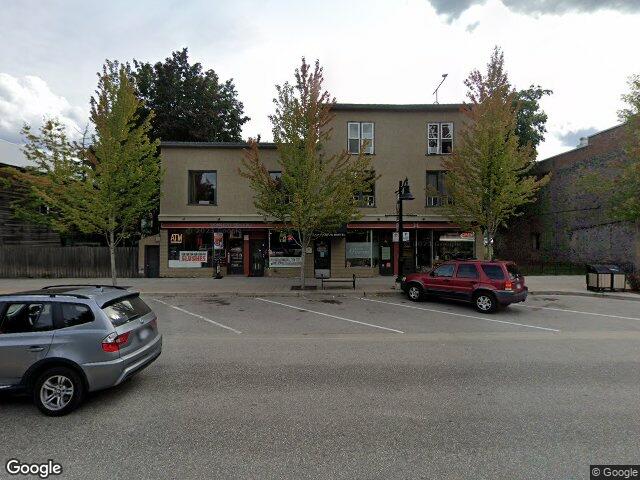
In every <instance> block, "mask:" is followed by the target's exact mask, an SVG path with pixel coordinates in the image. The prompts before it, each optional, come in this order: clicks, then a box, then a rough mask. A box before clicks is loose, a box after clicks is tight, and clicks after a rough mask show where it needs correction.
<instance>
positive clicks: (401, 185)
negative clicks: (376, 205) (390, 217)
mask: <svg viewBox="0 0 640 480" xmlns="http://www.w3.org/2000/svg"><path fill="white" fill-rule="evenodd" d="M395 193H396V194H397V195H398V264H397V270H398V276H397V277H396V282H401V281H402V263H403V262H402V244H403V238H402V237H403V235H404V230H403V228H402V201H403V200H413V198H414V197H413V195H412V194H411V190H410V189H409V180H408V179H407V178H406V177H405V179H404V181H403V180H400V182H398V190H397V191H396V192H395Z"/></svg>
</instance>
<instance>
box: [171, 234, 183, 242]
mask: <svg viewBox="0 0 640 480" xmlns="http://www.w3.org/2000/svg"><path fill="white" fill-rule="evenodd" d="M170 242H171V243H172V244H177V243H182V234H181V233H172V234H171V239H170Z"/></svg>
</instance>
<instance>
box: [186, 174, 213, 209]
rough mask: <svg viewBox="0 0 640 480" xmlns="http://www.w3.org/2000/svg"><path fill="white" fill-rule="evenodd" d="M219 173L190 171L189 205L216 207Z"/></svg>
mask: <svg viewBox="0 0 640 480" xmlns="http://www.w3.org/2000/svg"><path fill="white" fill-rule="evenodd" d="M217 193H218V172H216V171H215V170H213V171H203V170H189V203H190V204H192V205H216V203H217Z"/></svg>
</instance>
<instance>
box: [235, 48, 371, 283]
mask: <svg viewBox="0 0 640 480" xmlns="http://www.w3.org/2000/svg"><path fill="white" fill-rule="evenodd" d="M322 84H323V72H322V68H321V67H320V64H319V62H318V61H316V63H315V67H311V66H310V65H309V64H307V63H306V61H305V59H304V58H303V59H302V65H301V66H300V68H297V69H296V70H295V83H294V84H290V83H289V82H286V83H284V84H283V85H277V86H276V90H277V97H276V98H275V99H274V103H275V107H276V109H275V113H274V114H273V115H271V116H270V117H269V118H270V120H271V122H272V124H273V138H274V142H275V143H276V145H277V148H278V154H279V158H278V162H279V168H280V170H281V171H282V178H281V179H279V180H274V179H272V178H271V176H270V175H269V171H268V169H267V167H265V165H264V164H263V163H262V161H261V159H260V149H259V145H258V143H257V142H255V141H251V142H250V144H251V146H250V148H249V149H248V150H247V151H246V155H245V158H244V159H243V162H242V166H241V168H240V174H241V175H242V176H243V177H245V178H247V179H248V180H249V182H250V184H251V187H252V189H253V191H254V193H255V198H254V205H255V207H256V209H257V210H258V211H259V212H260V213H261V214H263V215H265V216H268V217H271V218H273V219H275V220H276V221H277V222H278V224H279V227H278V228H279V229H280V231H282V232H286V233H290V234H292V235H293V237H294V238H295V241H296V242H297V244H298V246H300V248H301V250H302V258H301V261H302V265H301V268H300V285H301V288H304V286H305V259H306V253H307V249H308V248H309V247H311V245H312V244H313V240H314V239H316V238H318V237H321V236H323V235H326V234H330V233H332V232H335V231H336V230H337V229H339V228H340V227H342V226H344V225H345V224H346V223H348V222H349V221H351V220H353V219H357V218H359V217H360V215H361V214H360V212H359V210H358V202H357V200H356V198H355V197H356V195H357V194H358V193H359V192H361V191H364V190H365V189H366V187H367V185H368V184H369V183H370V182H371V157H370V156H366V155H364V154H360V155H350V154H348V153H347V152H346V151H342V152H340V153H337V154H333V155H329V154H327V152H326V150H325V145H326V143H327V141H328V140H329V138H330V135H331V128H330V123H331V121H332V120H333V118H334V115H333V114H332V112H331V108H332V106H333V105H334V103H335V99H333V98H332V97H331V96H330V94H329V92H327V91H326V90H324V89H323V85H322Z"/></svg>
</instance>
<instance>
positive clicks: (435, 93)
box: [431, 73, 449, 104]
mask: <svg viewBox="0 0 640 480" xmlns="http://www.w3.org/2000/svg"><path fill="white" fill-rule="evenodd" d="M447 75H449V74H448V73H443V74H442V81H441V82H440V83H439V84H438V86H437V87H436V89H435V90H434V91H433V93H432V94H431V95H435V96H436V104H437V103H438V89H439V88H440V87H441V86H442V84H443V83H444V81H445V80H446V79H447Z"/></svg>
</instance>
